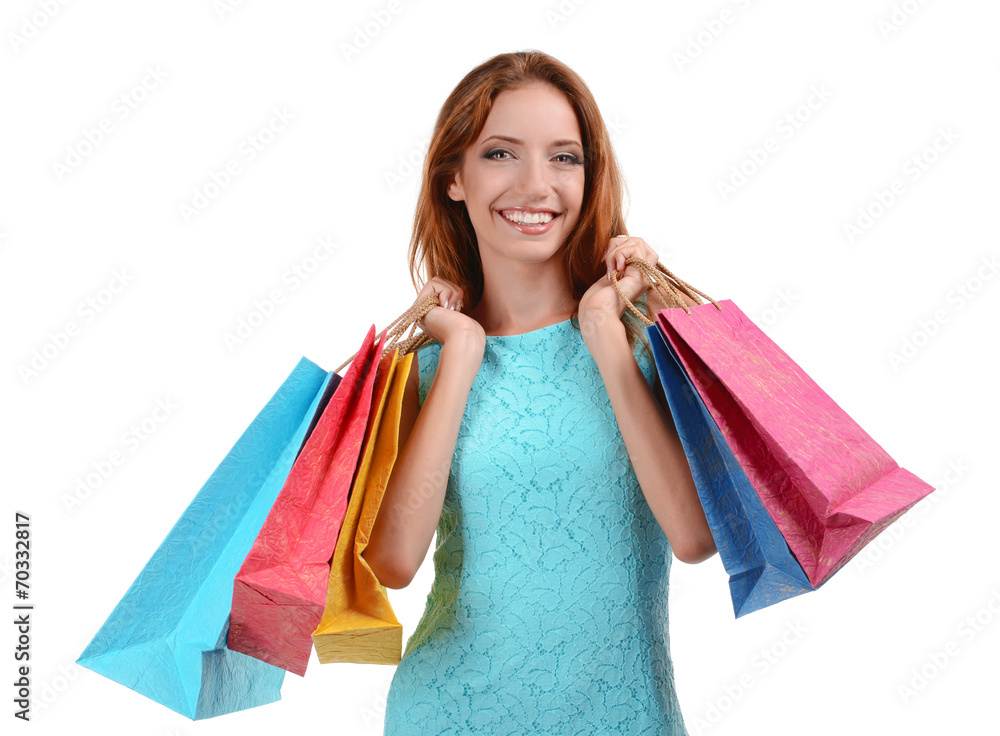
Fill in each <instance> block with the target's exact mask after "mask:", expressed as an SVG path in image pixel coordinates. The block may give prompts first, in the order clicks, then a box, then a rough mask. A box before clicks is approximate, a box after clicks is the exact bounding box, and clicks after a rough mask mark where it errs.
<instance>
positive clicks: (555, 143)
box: [483, 135, 582, 148]
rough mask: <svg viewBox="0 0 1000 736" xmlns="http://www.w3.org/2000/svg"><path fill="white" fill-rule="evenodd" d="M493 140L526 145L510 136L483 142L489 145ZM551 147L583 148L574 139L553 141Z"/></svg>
mask: <svg viewBox="0 0 1000 736" xmlns="http://www.w3.org/2000/svg"><path fill="white" fill-rule="evenodd" d="M492 140H499V141H507V142H508V143H513V144H515V145H517V146H522V145H524V141H522V140H521V139H520V138H512V137H510V136H509V135H491V136H490V137H489V138H486V139H485V140H483V143H487V142H488V141H492ZM551 145H553V146H581V148H582V145H581V143H580V142H579V141H576V140H573V139H572V138H561V139H559V140H557V141H552V143H551Z"/></svg>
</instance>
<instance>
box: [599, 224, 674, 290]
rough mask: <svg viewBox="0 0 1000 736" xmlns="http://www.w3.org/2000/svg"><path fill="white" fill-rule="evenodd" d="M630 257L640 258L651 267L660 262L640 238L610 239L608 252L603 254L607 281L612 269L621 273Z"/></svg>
mask: <svg viewBox="0 0 1000 736" xmlns="http://www.w3.org/2000/svg"><path fill="white" fill-rule="evenodd" d="M631 256H635V257H636V258H641V259H642V260H644V261H646V262H647V263H649V264H651V265H655V264H656V263H657V262H659V260H660V257H659V256H658V255H657V254H656V251H654V250H653V249H652V248H650V247H649V245H647V244H646V241H645V240H643V239H642V238H635V237H632V236H625V235H623V236H620V237H616V238H612V239H611V241H610V242H609V243H608V252H607V253H606V254H605V261H606V262H607V265H608V279H609V280H610V279H611V271H612V269H614V270H615V271H617V272H618V273H621V272H623V271H624V270H625V268H626V264H625V261H626V260H627V259H628V258H629V257H631Z"/></svg>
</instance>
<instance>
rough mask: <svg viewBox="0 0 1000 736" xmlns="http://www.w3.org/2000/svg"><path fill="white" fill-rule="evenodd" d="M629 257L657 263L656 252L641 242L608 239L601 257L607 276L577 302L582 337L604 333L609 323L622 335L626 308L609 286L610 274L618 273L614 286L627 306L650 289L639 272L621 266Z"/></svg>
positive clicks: (611, 285) (630, 239) (631, 267)
mask: <svg viewBox="0 0 1000 736" xmlns="http://www.w3.org/2000/svg"><path fill="white" fill-rule="evenodd" d="M631 256H635V257H636V258H641V259H642V260H644V261H646V262H647V263H649V264H650V265H655V264H656V263H657V262H659V260H660V257H659V256H658V255H657V254H656V251H654V250H653V249H652V248H650V247H649V245H647V244H646V241H645V240H643V239H642V238H633V237H631V236H628V235H623V236H621V237H615V238H611V241H610V242H609V243H608V250H607V253H605V255H604V262H605V263H606V264H607V267H608V275H607V276H603V277H601V279H600V280H598V281H597V282H596V283H595V284H593V285H592V286H591V287H590V288H589V289H587V291H586V293H585V294H584V295H583V296H582V297H581V298H580V306H579V310H580V330H581V332H583V333H584V334H585V335H586V334H588V333H589V334H593V333H594V332H596V331H600V330H603V329H606V328H607V325H608V324H609V323H617V324H618V325H619V326H620V327H621V329H622V331H623V332H624V329H625V327H624V325H622V324H621V316H622V314H623V313H624V312H625V310H626V309H628V307H627V306H625V302H623V301H622V300H621V299H620V298H619V296H618V292H617V291H615V285H614V284H612V283H611V271H612V270H615V271H616V272H617V273H618V286H619V287H620V288H621V290H622V293H623V294H624V295H625V296H626V297H628V300H629V301H630V302H633V303H634V302H635V300H636V299H638V298H639V297H641V296H642V295H643V294H644V293H645V292H646V290H647V289H648V288H649V287H650V283H649V281H648V280H647V279H646V277H645V276H644V275H643V273H642V272H641V271H639V269H637V268H636V267H635V266H631V265H628V266H626V265H625V260H626V259H627V258H629V257H631ZM623 271H624V273H622V272H623Z"/></svg>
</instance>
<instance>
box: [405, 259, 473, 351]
mask: <svg viewBox="0 0 1000 736" xmlns="http://www.w3.org/2000/svg"><path fill="white" fill-rule="evenodd" d="M435 293H436V294H437V295H438V302H439V304H440V306H435V307H431V310H430V311H429V312H427V314H425V315H424V316H423V317H422V318H421V319H420V320H419V321H418V322H417V326H418V327H420V329H421V330H423V331H424V332H426V333H427V334H428V335H430V336H431V337H433V338H434V339H435V340H437V341H438V342H439V343H441V344H442V345H444V344H445V343H446V342H447V341H448V340H451V339H452V338H453V337H455V336H456V335H469V336H473V337H475V338H477V340H476V341H475V342H476V344H479V342H480V340H479V339H478V338H481V342H482V344H483V345H485V344H486V332H485V330H483V327H482V325H480V324H479V323H478V322H477V321H476V320H474V319H472V317H469V316H468V315H465V314H462V311H461V310H462V306H463V303H462V298H463V296H464V294H463V293H462V289H461V288H460V287H459V286H457V285H456V284H453V283H452V282H451V281H448V280H446V279H442V278H439V277H437V276H435V277H433V278H431V279H430V280H428V282H427V283H426V284H424V288H422V289H421V290H420V293H419V294H417V298H416V300H415V301H414V305H416V304H419V303H420V302H422V301H423V300H424V299H426V298H427V297H428V296H429V295H430V294H435Z"/></svg>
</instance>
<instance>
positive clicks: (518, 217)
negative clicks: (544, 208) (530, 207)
mask: <svg viewBox="0 0 1000 736" xmlns="http://www.w3.org/2000/svg"><path fill="white" fill-rule="evenodd" d="M500 214H502V215H503V216H504V217H506V218H507V219H508V220H510V221H511V222H516V223H518V224H519V225H543V224H545V223H547V222H552V220H553V218H554V217H555V215H553V214H552V213H551V212H521V211H520V210H509V211H507V212H501V213H500Z"/></svg>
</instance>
